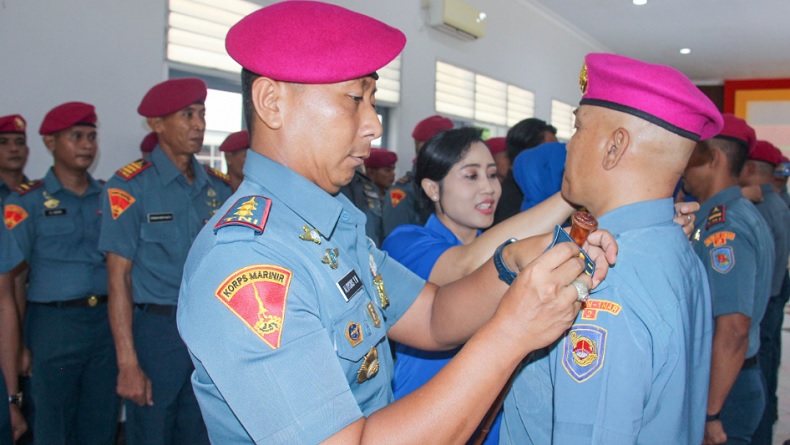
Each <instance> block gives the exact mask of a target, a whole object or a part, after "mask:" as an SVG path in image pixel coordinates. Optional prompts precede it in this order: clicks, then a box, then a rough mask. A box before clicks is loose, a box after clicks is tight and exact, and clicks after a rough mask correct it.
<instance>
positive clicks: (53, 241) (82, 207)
mask: <svg viewBox="0 0 790 445" xmlns="http://www.w3.org/2000/svg"><path fill="white" fill-rule="evenodd" d="M18 190H19V191H18V192H14V193H12V194H11V195H9V196H8V198H6V200H5V206H6V208H8V207H9V206H19V207H21V208H22V209H24V212H25V213H26V214H27V215H26V217H25V218H24V219H22V220H20V221H19V222H18V223H17V224H16V225H14V226H13V228H12V229H11V234H12V235H13V236H14V239H16V242H17V245H19V249H20V250H21V251H22V254H23V255H24V256H25V259H26V260H27V262H28V263H30V266H31V267H30V275H29V285H28V289H27V300H28V301H31V302H35V303H46V302H54V301H68V300H76V299H79V298H85V297H87V296H90V295H106V294H107V267H106V265H105V261H104V255H103V254H102V253H101V252H100V251H99V247H98V241H99V228H100V221H101V210H100V209H101V205H100V203H99V197H100V196H101V192H102V185H101V184H99V183H98V182H96V181H95V180H94V179H93V178H92V177H90V175H89V176H88V189H87V190H86V191H85V193H83V194H82V196H78V195H77V194H75V193H74V192H72V191H70V190H67V189H65V188H64V187H63V185H62V184H61V183H60V181H59V180H58V178H56V177H55V173H54V172H53V171H52V169H50V170H49V171H48V172H47V174H46V176H44V179H43V180H41V181H34V182H32V183H27V184H25V185H24V186H23V187H20V188H19V189H18Z"/></svg>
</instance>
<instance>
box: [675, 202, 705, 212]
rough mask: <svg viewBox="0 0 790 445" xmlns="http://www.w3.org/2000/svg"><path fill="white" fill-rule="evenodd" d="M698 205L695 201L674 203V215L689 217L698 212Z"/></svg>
mask: <svg viewBox="0 0 790 445" xmlns="http://www.w3.org/2000/svg"><path fill="white" fill-rule="evenodd" d="M699 207H700V206H699V203H698V202H696V201H689V202H676V203H675V215H689V214H693V213H695V212H696V211H697V210H699Z"/></svg>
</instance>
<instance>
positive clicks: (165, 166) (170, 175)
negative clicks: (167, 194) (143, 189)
mask: <svg viewBox="0 0 790 445" xmlns="http://www.w3.org/2000/svg"><path fill="white" fill-rule="evenodd" d="M149 160H150V162H151V163H152V164H154V168H155V169H156V172H157V173H158V174H159V177H160V178H162V182H164V183H165V185H167V184H170V183H171V182H173V181H175V180H176V179H178V178H179V176H184V174H183V173H181V170H179V169H178V167H176V165H175V164H173V161H171V160H170V158H169V157H167V154H166V153H165V151H164V150H162V147H160V146H159V145H157V146H156V148H154V151H152V152H151V156H150V157H149ZM191 162H192V171H194V172H195V182H194V183H193V185H194V186H196V187H197V188H199V189H201V188H203V186H204V185H205V184H206V183H207V182H208V173H206V170H205V168H203V165H202V164H201V163H199V162H198V161H197V159H195V157H194V156H192V157H191ZM184 179H186V178H184Z"/></svg>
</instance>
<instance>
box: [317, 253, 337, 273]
mask: <svg viewBox="0 0 790 445" xmlns="http://www.w3.org/2000/svg"><path fill="white" fill-rule="evenodd" d="M337 257H338V251H337V249H326V251H324V257H323V258H321V262H322V263H324V264H328V265H329V267H331V268H332V269H337Z"/></svg>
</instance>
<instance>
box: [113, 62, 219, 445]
mask: <svg viewBox="0 0 790 445" xmlns="http://www.w3.org/2000/svg"><path fill="white" fill-rule="evenodd" d="M206 95H207V89H206V84H205V83H204V82H203V81H202V80H200V79H194V78H185V79H171V80H167V81H164V82H162V83H159V84H157V85H155V86H154V87H152V88H151V89H150V90H149V91H148V92H147V93H146V94H145V96H144V97H143V99H142V101H141V102H140V106H139V107H138V108H137V111H138V113H139V114H140V115H142V116H143V117H145V118H146V122H147V123H148V125H149V126H150V127H151V130H152V131H153V132H155V133H156V136H157V141H158V142H157V144H156V147H155V148H154V149H153V151H152V152H151V153H150V155H149V156H148V158H146V159H140V160H137V161H134V162H132V163H130V164H128V165H126V166H125V167H122V168H121V169H120V170H118V171H117V172H115V175H113V177H112V178H111V179H110V180H109V181H107V187H106V190H105V193H104V194H103V197H102V227H101V237H100V239H99V248H100V249H101V250H102V251H104V252H106V253H107V272H108V281H109V297H110V300H109V310H110V317H111V321H112V332H113V337H114V339H115V349H116V352H117V356H118V382H117V388H118V394H120V396H121V397H123V398H124V399H126V437H127V439H126V440H127V442H129V443H131V444H175V443H189V444H201V443H208V437H207V435H206V429H205V426H204V423H203V420H202V416H201V413H200V410H199V409H198V406H197V402H196V400H195V395H194V392H193V391H192V388H191V386H190V384H189V377H190V374H191V373H192V370H193V367H192V363H191V362H190V360H189V355H188V352H187V349H186V347H185V346H184V343H183V342H182V341H181V339H180V338H179V336H178V332H177V329H176V304H177V302H178V286H179V284H180V282H181V273H182V270H183V266H184V261H185V260H186V256H187V252H188V251H189V246H190V244H191V243H192V240H193V239H194V238H195V236H196V235H197V233H198V232H199V231H200V229H201V228H202V227H203V225H204V224H205V222H206V221H207V220H208V219H209V218H211V217H212V216H213V215H214V213H215V212H216V211H217V209H218V208H219V207H220V206H221V205H222V203H223V202H224V201H225V199H227V197H228V196H230V185H229V182H228V178H227V176H226V175H225V174H223V173H221V172H219V171H216V170H214V169H212V168H210V167H207V166H204V165H201V164H200V163H198V161H197V159H195V154H196V153H198V152H199V151H200V149H201V147H202V146H203V134H204V131H205V129H206V120H205V113H206V108H205V105H204V101H205V100H206Z"/></svg>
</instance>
